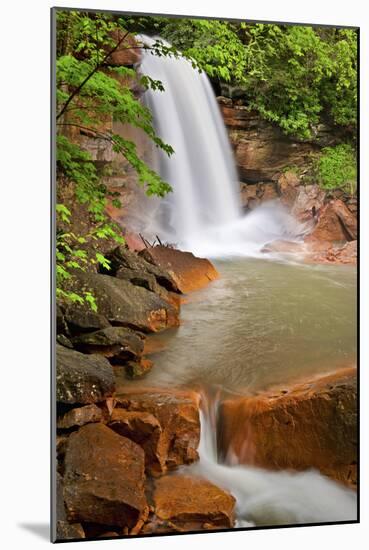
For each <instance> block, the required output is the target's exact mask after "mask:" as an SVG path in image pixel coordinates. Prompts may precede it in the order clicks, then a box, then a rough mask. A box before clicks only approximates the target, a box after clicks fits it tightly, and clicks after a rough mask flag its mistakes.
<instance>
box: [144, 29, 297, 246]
mask: <svg viewBox="0 0 369 550" xmlns="http://www.w3.org/2000/svg"><path fill="white" fill-rule="evenodd" d="M140 39H141V40H142V41H143V42H144V43H145V44H147V45H148V46H150V45H152V44H153V43H154V42H155V40H154V39H152V38H148V37H140ZM140 71H141V73H143V74H147V75H149V76H150V77H151V78H153V79H155V80H160V81H161V82H162V84H163V85H164V89H165V91H164V92H161V91H154V90H151V89H149V90H147V91H146V92H145V93H144V94H143V101H144V103H145V104H146V105H147V106H148V107H149V108H150V110H151V112H152V114H153V120H154V126H155V129H156V131H157V134H158V135H159V136H160V137H161V138H162V139H163V140H164V141H165V142H166V143H169V144H170V145H171V146H172V147H173V149H174V154H173V155H172V156H171V157H168V156H167V155H166V154H165V153H163V152H162V151H160V150H159V149H157V150H156V151H155V152H154V153H155V154H154V157H155V158H154V161H153V168H154V169H155V170H156V171H157V172H158V173H159V174H160V175H161V177H162V178H163V179H164V180H165V181H167V182H169V183H170V184H171V186H172V188H173V192H172V193H169V194H168V195H167V196H166V198H165V199H161V200H160V201H158V202H157V203H156V204H157V208H156V210H155V211H154V212H152V213H151V220H150V223H148V225H147V227H146V231H147V232H148V233H151V234H152V235H155V234H156V233H159V234H160V235H161V237H162V240H166V241H167V242H171V243H175V244H176V245H177V246H178V247H179V248H182V249H186V250H191V251H192V252H193V253H195V254H197V255H200V256H208V257H222V256H232V255H233V256H244V255H255V254H258V252H259V251H260V249H261V248H262V247H263V246H264V245H265V244H266V243H268V242H270V241H272V240H275V239H280V238H288V239H295V238H296V237H297V236H299V235H301V234H302V233H303V232H304V227H303V226H302V225H301V224H299V223H298V222H296V221H295V220H294V219H293V218H292V217H291V216H290V215H289V214H288V213H287V212H286V211H285V209H284V208H283V207H282V206H281V205H277V204H275V203H274V204H273V205H266V206H262V207H260V208H258V209H257V210H256V211H254V212H252V213H250V214H248V215H243V214H242V208H241V202H240V190H239V182H238V177H237V171H236V168H235V163H234V159H233V154H232V150H231V146H230V143H229V141H228V136H227V132H226V128H225V125H224V122H223V119H222V115H221V113H220V109H219V106H218V104H217V101H216V98H215V95H214V92H213V90H212V87H211V84H210V82H209V79H208V77H207V76H206V74H205V73H204V72H201V73H200V72H198V71H197V70H196V69H194V68H193V67H192V65H191V63H190V62H189V61H187V60H186V59H185V58H183V57H179V58H175V57H159V56H157V55H154V54H153V53H152V52H151V51H150V50H143V54H142V61H141V66H140Z"/></svg>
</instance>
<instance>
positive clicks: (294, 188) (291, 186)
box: [278, 171, 300, 207]
mask: <svg viewBox="0 0 369 550" xmlns="http://www.w3.org/2000/svg"><path fill="white" fill-rule="evenodd" d="M299 184H300V179H299V177H298V176H297V174H296V173H295V172H292V171H287V172H284V173H283V174H282V175H281V176H280V177H279V179H278V192H279V195H280V197H281V202H282V203H283V204H285V205H286V206H289V207H291V206H292V205H293V203H294V202H295V199H296V197H297V194H298V186H299Z"/></svg>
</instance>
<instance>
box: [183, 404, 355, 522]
mask: <svg viewBox="0 0 369 550" xmlns="http://www.w3.org/2000/svg"><path fill="white" fill-rule="evenodd" d="M217 405H218V403H217V400H216V399H215V400H214V401H213V402H209V400H208V398H207V397H206V396H203V406H202V409H203V412H202V413H201V415H200V418H201V437H200V446H199V455H200V460H199V462H198V463H196V464H195V465H193V466H190V467H189V469H190V471H191V472H192V473H193V474H195V475H199V476H201V477H204V478H206V479H208V480H210V481H212V482H213V483H215V484H216V485H218V486H219V487H223V488H224V489H226V490H228V491H229V492H230V493H232V494H233V496H234V497H235V498H236V502H237V504H236V526H237V527H248V526H253V525H288V524H290V525H293V524H297V523H315V522H316V523H318V522H330V521H332V522H335V521H349V520H355V519H356V495H355V493H354V492H353V491H351V490H350V489H345V488H344V487H342V486H340V485H339V484H338V483H336V482H334V481H331V480H330V479H328V478H326V477H324V476H323V475H321V474H319V473H318V472H317V471H314V470H309V471H305V472H301V473H290V472H283V471H282V472H271V471H266V470H263V469H261V468H255V467H251V466H241V465H238V464H237V463H236V461H235V457H234V459H233V460H232V461H231V462H232V465H228V464H220V463H219V462H218V460H217V446H216V433H217V426H216V420H215V419H216V408H217ZM187 471H188V469H187Z"/></svg>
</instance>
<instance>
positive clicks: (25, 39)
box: [0, 0, 369, 550]
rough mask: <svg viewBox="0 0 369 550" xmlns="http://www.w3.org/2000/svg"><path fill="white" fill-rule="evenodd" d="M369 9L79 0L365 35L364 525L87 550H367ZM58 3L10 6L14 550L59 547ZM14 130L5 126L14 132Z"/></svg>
mask: <svg viewBox="0 0 369 550" xmlns="http://www.w3.org/2000/svg"><path fill="white" fill-rule="evenodd" d="M365 4H366V2H360V1H358V0H351V1H350V2H339V0H325V1H323V0H319V1H318V0H308V1H303V2H302V1H297V0H291V1H289V0H277V1H273V0H270V1H267V0H257V1H253V2H244V1H243V2H236V0H227V1H223V2H219V1H218V0H212V1H211V2H209V7H208V6H207V4H206V3H205V2H200V1H199V0H186V1H185V0H176V2H175V3H173V2H170V1H169V0H154V1H151V2H150V1H149V0H145V1H144V0H135V1H133V0H127V1H125V2H124V1H123V0H115V1H114V0H88V1H87V0H86V1H85V2H81V1H77V0H74V1H73V2H72V3H71V4H68V5H69V6H73V7H88V8H108V9H109V8H110V9H116V10H119V9H121V10H133V11H135V10H137V11H143V12H144V11H151V12H159V13H165V12H167V13H178V14H194V15H213V16H220V17H222V16H223V17H235V18H245V19H257V20H267V21H268V20H269V21H270V20H272V21H273V20H274V21H288V22H308V23H329V24H338V25H345V24H347V25H360V26H361V46H362V60H361V67H362V76H361V84H362V92H361V96H362V99H361V115H362V140H361V151H362V171H361V214H362V226H361V238H362V243H361V255H362V273H361V275H362V276H361V279H362V281H364V283H363V285H362V287H363V288H362V291H361V301H362V320H361V326H362V334H363V338H362V339H363V350H362V364H361V390H362V411H361V433H362V437H361V447H362V467H361V475H362V510H361V512H362V523H361V524H360V525H349V526H322V527H313V528H293V529H280V530H271V531H256V532H243V533H242V532H241V533H235V532H233V533H230V534H220V533H219V534H214V535H213V534H208V535H198V536H196V535H189V536H184V537H167V538H165V537H164V538H148V539H132V540H120V541H119V540H118V541H100V542H86V543H83V546H81V548H83V549H86V550H87V548H92V547H94V548H101V549H105V548H107V549H109V548H110V549H112V548H118V547H122V546H124V547H125V548H127V547H129V548H132V550H144V549H148V548H150V550H151V549H152V550H159V549H160V550H167V549H169V548H176V549H178V550H181V549H182V548H183V549H184V548H188V546H189V545H191V547H193V548H201V547H204V546H209V547H210V546H211V547H213V548H215V549H218V548H223V547H224V546H225V545H228V546H231V545H232V547H234V548H240V549H241V548H244V547H247V548H256V547H257V548H258V549H261V550H262V549H264V548H270V547H273V548H283V549H289V548H296V547H297V548H299V550H300V549H301V550H303V549H305V548H306V549H307V548H308V549H309V550H311V548H313V547H316V548H319V549H320V548H332V549H333V548H334V549H335V550H336V549H337V550H338V549H341V548H342V549H345V550H347V549H348V548H352V547H355V548H357V549H360V548H363V547H364V540H365V539H366V543H365V546H366V545H367V541H368V540H369V528H368V524H369V518H368V497H367V493H368V460H367V458H368V433H369V430H368V414H367V413H368V406H369V391H368V389H369V383H368V375H367V369H368V363H367V359H368V353H367V352H368V346H367V342H368V334H367V330H366V327H367V322H368V317H367V311H366V310H367V308H368V300H367V298H368V285H367V283H366V281H367V279H368V271H367V252H368V250H367V248H368V247H367V242H365V241H366V240H367V236H368V221H367V220H368V215H367V209H368V200H367V199H368V189H369V181H368V162H367V156H368V152H369V142H368V125H369V118H368V98H369V90H368V43H369V38H368V32H369V18H368V16H367V14H366V13H365ZM53 5H60V6H63V5H65V4H64V3H63V2H60V3H59V2H55V3H52V2H51V1H49V0H36V1H29V0H28V1H20V0H18V1H17V2H12V1H11V0H5V5H2V8H1V24H0V25H1V32H0V38H1V42H2V43H1V50H0V51H1V58H2V62H1V65H0V75H1V86H0V94H1V101H0V107H1V118H0V120H1V133H0V135H1V138H2V145H1V153H3V154H2V155H1V163H0V176H1V195H0V196H1V202H0V209H1V215H0V223H1V227H0V236H1V275H2V277H1V281H2V282H1V285H0V288H1V294H2V298H1V309H0V315H1V317H0V318H1V321H2V331H1V336H2V346H1V352H0V364H1V367H0V369H1V370H0V372H1V377H0V380H1V390H0V391H1V405H2V407H3V410H2V414H1V431H0V442H1V452H0V456H1V461H2V465H1V468H0V472H1V485H0V505H1V515H0V520H1V530H0V538H1V542H0V544H1V545H2V547H3V548H6V549H11V548H17V549H18V548H19V549H22V548H27V549H30V550H33V549H35V548H39V547H40V546H45V545H46V544H48V534H47V533H48V531H47V525H48V521H49V380H50V376H49V218H50V216H49V200H50V199H49V192H50V178H49V102H50V99H49V59H50V57H49V48H50V46H49V36H50V31H49V28H50V23H49V17H50V14H49V8H50V7H51V6H53ZM4 121H5V124H4Z"/></svg>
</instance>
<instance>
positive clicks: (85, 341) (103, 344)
mask: <svg viewBox="0 0 369 550" xmlns="http://www.w3.org/2000/svg"><path fill="white" fill-rule="evenodd" d="M72 342H73V344H74V346H75V348H76V349H78V350H79V351H83V352H84V353H99V354H101V355H104V356H105V357H115V356H117V357H119V358H120V359H122V360H125V359H139V358H140V357H141V355H142V352H143V348H144V336H143V335H140V334H138V333H137V332H135V331H133V330H131V329H129V328H126V327H107V328H104V329H101V330H98V331H96V332H89V333H85V334H80V335H79V336H75V337H74V338H72Z"/></svg>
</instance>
